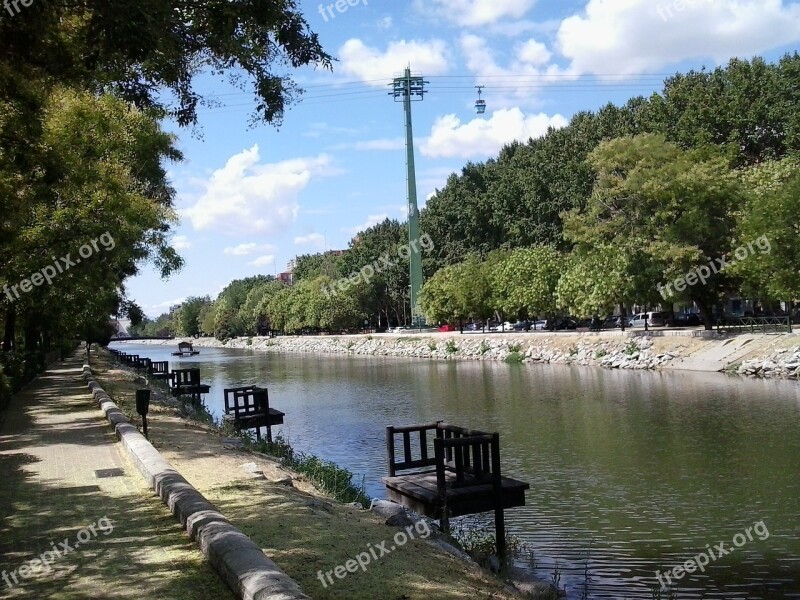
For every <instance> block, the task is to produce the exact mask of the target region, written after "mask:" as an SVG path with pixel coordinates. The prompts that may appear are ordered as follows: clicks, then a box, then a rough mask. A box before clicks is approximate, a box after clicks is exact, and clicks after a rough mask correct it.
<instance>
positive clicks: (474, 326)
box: [464, 323, 483, 331]
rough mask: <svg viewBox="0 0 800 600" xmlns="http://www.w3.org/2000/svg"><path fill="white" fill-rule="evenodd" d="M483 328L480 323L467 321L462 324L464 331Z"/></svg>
mask: <svg viewBox="0 0 800 600" xmlns="http://www.w3.org/2000/svg"><path fill="white" fill-rule="evenodd" d="M481 329H483V325H482V324H481V323H467V324H466V325H464V330H465V331H480V330H481Z"/></svg>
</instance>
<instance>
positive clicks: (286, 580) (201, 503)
mask: <svg viewBox="0 0 800 600" xmlns="http://www.w3.org/2000/svg"><path fill="white" fill-rule="evenodd" d="M83 377H84V379H85V380H86V381H87V383H88V387H89V390H90V391H91V392H92V397H93V398H94V399H95V400H96V401H97V403H98V405H99V406H100V409H101V410H102V411H103V413H104V414H105V416H106V419H108V422H109V423H111V425H113V427H114V430H115V432H116V434H117V437H118V438H119V440H120V442H122V447H123V448H125V450H126V452H127V453H128V455H129V456H130V458H131V460H132V461H133V462H134V463H135V464H136V466H137V467H138V469H139V472H141V474H142V476H143V477H144V478H145V480H146V481H147V483H148V485H150V487H151V488H153V490H155V492H156V493H157V494H158V495H159V496H160V497H161V499H162V500H163V501H164V503H165V504H166V505H167V506H168V507H169V509H170V511H172V513H173V514H174V515H175V516H176V517H177V518H178V520H179V521H180V522H181V525H182V526H183V527H184V528H185V529H186V531H187V532H188V533H189V535H190V536H191V537H192V539H194V540H195V541H196V542H197V545H198V546H199V547H200V550H201V551H202V552H203V554H204V555H205V556H206V558H208V560H209V562H210V563H211V565H212V566H213V567H214V568H215V569H216V570H217V571H218V572H219V574H220V575H221V576H222V578H223V580H224V581H225V583H227V584H228V586H229V587H230V588H231V589H232V590H233V591H234V592H235V593H236V594H237V595H238V596H239V597H240V598H243V599H244V600H310V599H309V597H308V596H306V595H305V594H304V593H303V591H302V590H301V589H300V586H299V585H298V584H297V582H295V581H294V580H293V579H292V578H291V577H289V576H288V575H287V574H286V573H284V572H283V571H282V570H281V569H280V567H278V565H276V564H275V563H274V562H272V561H271V560H270V559H269V558H268V557H267V556H266V555H265V554H264V553H263V552H262V551H261V548H259V547H258V546H257V545H256V544H255V543H254V542H253V541H252V540H251V539H250V538H248V537H247V536H246V535H245V534H244V533H242V532H241V531H239V529H237V528H236V527H234V526H233V525H231V523H230V522H229V521H228V520H227V519H226V518H225V516H224V515H223V514H222V513H220V512H219V510H217V508H216V507H215V506H214V505H213V504H211V503H210V502H209V501H208V500H206V499H205V497H203V495H202V494H201V493H200V492H198V491H197V490H196V489H194V487H192V486H191V485H190V484H189V482H188V481H186V480H185V479H184V478H183V477H182V476H181V474H180V473H178V472H177V471H176V470H175V468H174V467H173V466H172V465H170V464H169V463H168V462H167V461H166V460H164V458H163V457H162V456H161V454H160V453H159V452H158V450H156V449H155V448H154V447H153V446H152V444H150V442H148V441H147V439H145V437H144V436H143V435H142V434H141V433H139V430H138V429H137V428H136V427H134V426H133V425H132V424H131V423H130V421H128V419H127V417H126V416H125V414H124V413H123V412H122V411H121V410H120V409H119V407H118V406H117V405H116V404H114V402H113V401H112V400H111V398H110V397H109V395H108V394H107V393H106V392H105V390H103V388H102V387H100V384H99V383H98V382H97V381H96V380H95V379H94V376H93V375H92V370H91V368H90V367H89V366H88V365H84V366H83Z"/></svg>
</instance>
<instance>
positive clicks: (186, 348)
mask: <svg viewBox="0 0 800 600" xmlns="http://www.w3.org/2000/svg"><path fill="white" fill-rule="evenodd" d="M197 354H200V350H195V349H194V348H193V347H192V343H191V342H180V343H179V344H178V351H177V352H173V353H172V356H195V355H197Z"/></svg>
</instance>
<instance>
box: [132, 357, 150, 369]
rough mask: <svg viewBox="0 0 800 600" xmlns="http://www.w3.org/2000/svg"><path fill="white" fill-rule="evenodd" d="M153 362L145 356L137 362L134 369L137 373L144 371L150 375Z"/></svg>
mask: <svg viewBox="0 0 800 600" xmlns="http://www.w3.org/2000/svg"><path fill="white" fill-rule="evenodd" d="M152 362H153V361H152V360H150V359H149V358H147V357H146V356H145V357H143V358H139V359H138V360H137V361H136V364H135V365H134V368H135V369H136V370H137V371H144V372H145V373H149V372H150V365H151V364H152Z"/></svg>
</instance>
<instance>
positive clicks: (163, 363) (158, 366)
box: [147, 360, 170, 379]
mask: <svg viewBox="0 0 800 600" xmlns="http://www.w3.org/2000/svg"><path fill="white" fill-rule="evenodd" d="M147 372H148V374H149V375H150V376H151V377H152V378H153V379H169V378H170V375H169V361H167V360H153V361H150V368H149V369H148V371H147Z"/></svg>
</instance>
